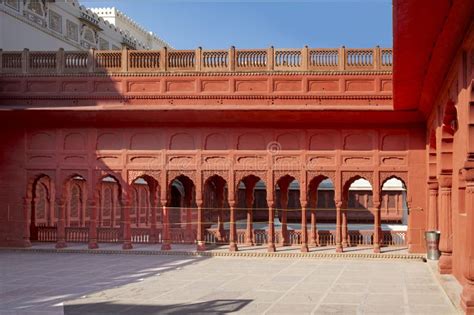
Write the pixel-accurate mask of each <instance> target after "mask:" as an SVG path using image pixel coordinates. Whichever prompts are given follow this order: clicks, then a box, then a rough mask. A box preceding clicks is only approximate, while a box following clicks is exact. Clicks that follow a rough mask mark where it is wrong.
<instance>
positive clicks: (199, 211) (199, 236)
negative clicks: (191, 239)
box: [196, 199, 206, 251]
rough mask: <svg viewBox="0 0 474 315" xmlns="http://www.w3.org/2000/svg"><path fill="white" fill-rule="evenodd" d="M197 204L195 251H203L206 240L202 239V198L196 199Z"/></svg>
mask: <svg viewBox="0 0 474 315" xmlns="http://www.w3.org/2000/svg"><path fill="white" fill-rule="evenodd" d="M196 205H197V221H198V222H197V236H196V238H197V240H196V241H197V247H196V250H197V251H205V250H206V242H205V240H204V222H203V214H202V200H199V199H198V200H196Z"/></svg>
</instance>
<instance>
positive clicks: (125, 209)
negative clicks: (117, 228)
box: [120, 193, 133, 249]
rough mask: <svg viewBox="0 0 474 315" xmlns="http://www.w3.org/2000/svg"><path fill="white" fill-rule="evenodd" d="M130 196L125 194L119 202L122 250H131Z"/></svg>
mask: <svg viewBox="0 0 474 315" xmlns="http://www.w3.org/2000/svg"><path fill="white" fill-rule="evenodd" d="M131 204H132V202H131V200H130V195H129V194H125V193H124V196H123V197H122V200H121V202H120V207H121V208H122V215H121V216H120V217H121V218H120V219H121V221H122V228H123V231H122V235H123V244H122V248H123V249H132V248H133V246H132V228H131V226H130V207H131Z"/></svg>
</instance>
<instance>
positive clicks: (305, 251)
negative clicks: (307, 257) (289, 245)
mask: <svg viewBox="0 0 474 315" xmlns="http://www.w3.org/2000/svg"><path fill="white" fill-rule="evenodd" d="M301 252H302V253H307V252H309V248H308V245H307V244H303V245H301Z"/></svg>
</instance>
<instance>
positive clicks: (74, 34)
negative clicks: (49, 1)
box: [66, 20, 79, 42]
mask: <svg viewBox="0 0 474 315" xmlns="http://www.w3.org/2000/svg"><path fill="white" fill-rule="evenodd" d="M66 36H67V38H69V39H71V40H73V41H75V42H77V41H79V26H78V25H77V24H76V23H74V22H71V21H69V20H66Z"/></svg>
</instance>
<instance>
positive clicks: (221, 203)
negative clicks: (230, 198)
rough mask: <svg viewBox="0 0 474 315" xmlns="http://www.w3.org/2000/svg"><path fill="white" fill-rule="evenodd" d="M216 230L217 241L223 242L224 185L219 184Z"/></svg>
mask: <svg viewBox="0 0 474 315" xmlns="http://www.w3.org/2000/svg"><path fill="white" fill-rule="evenodd" d="M216 193H217V198H216V199H217V200H216V201H217V208H218V213H217V232H216V237H217V240H218V241H219V242H224V239H225V231H224V185H222V184H219V185H218V186H217V191H216Z"/></svg>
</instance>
